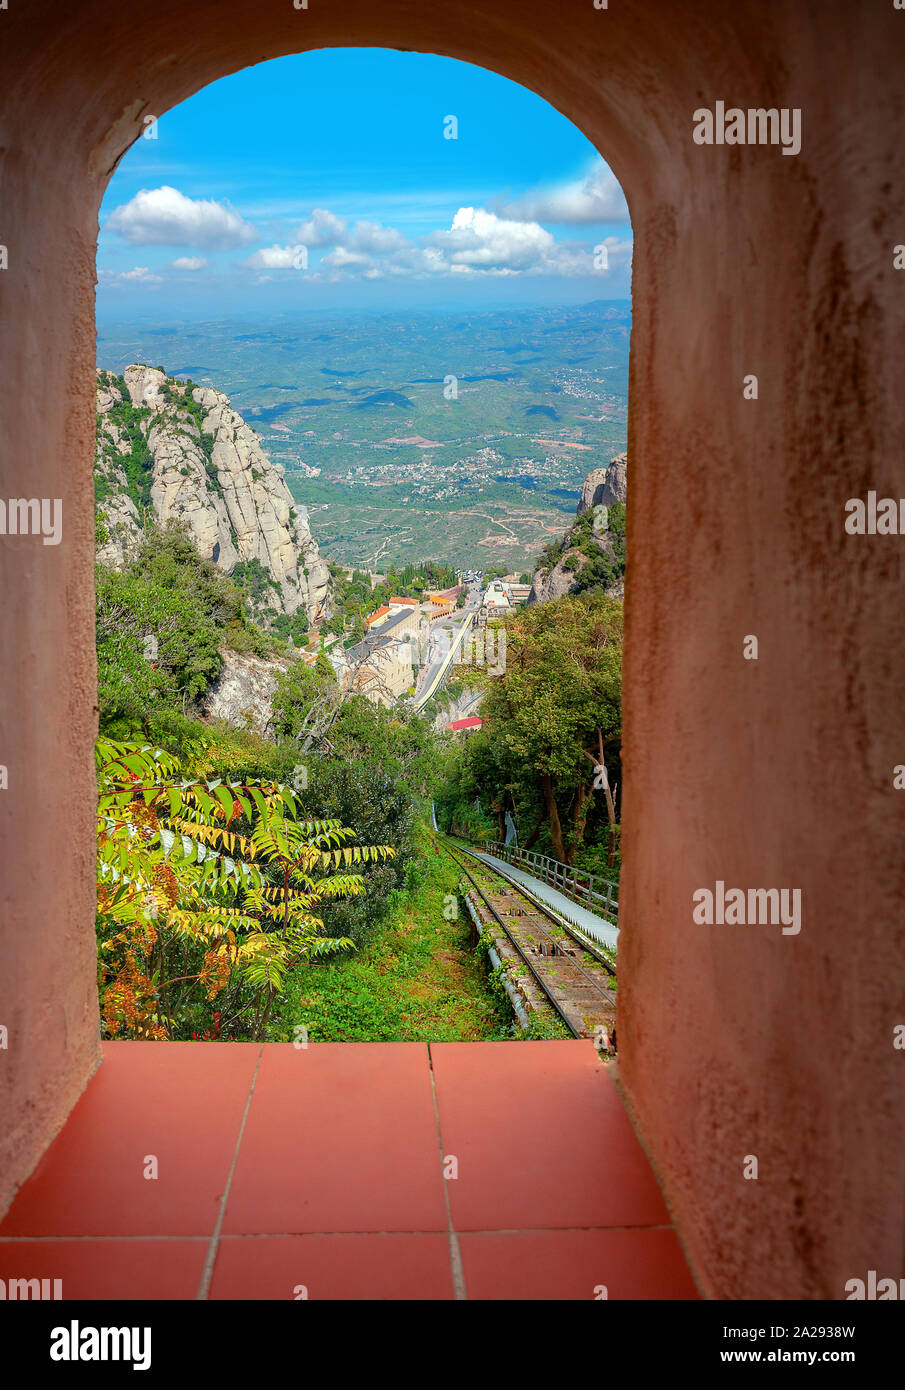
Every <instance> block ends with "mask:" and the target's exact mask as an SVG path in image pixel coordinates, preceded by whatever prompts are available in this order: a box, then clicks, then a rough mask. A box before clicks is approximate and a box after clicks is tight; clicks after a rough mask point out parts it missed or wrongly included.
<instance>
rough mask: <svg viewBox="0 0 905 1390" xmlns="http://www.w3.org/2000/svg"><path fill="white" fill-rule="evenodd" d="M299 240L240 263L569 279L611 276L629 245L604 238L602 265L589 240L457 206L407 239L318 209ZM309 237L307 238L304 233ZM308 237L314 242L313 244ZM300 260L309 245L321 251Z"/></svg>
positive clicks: (335, 273)
mask: <svg viewBox="0 0 905 1390" xmlns="http://www.w3.org/2000/svg"><path fill="white" fill-rule="evenodd" d="M297 235H298V237H299V243H298V244H296V245H292V246H282V245H279V244H274V245H273V246H269V247H262V248H261V249H260V250H258V251H254V252H253V253H252V254H251V255H250V256H248V257H247V258H246V259H245V260H244V261H242V262H240V265H242V266H243V267H246V268H248V269H251V270H256V271H273V270H288V269H293V268H295V269H299V268H304V269H305V270H306V271H307V273H308V275H309V277H310V278H311V279H317V278H318V277H319V273H320V272H323V275H324V277H325V278H326V279H329V280H330V281H334V282H335V281H339V280H346V279H358V278H362V277H363V278H364V279H368V280H377V279H383V278H386V277H402V276H406V277H409V278H413V279H423V278H427V277H430V278H436V277H439V276H447V277H452V276H456V277H461V276H482V275H483V276H513V275H522V276H538V275H545V276H558V277H562V278H568V277H574V276H592V275H594V276H601V275H612V272H616V277H615V278H619V277H620V276H621V275H622V273H624V272H626V271H627V270H628V267H629V265H630V264H631V253H632V243H631V240H630V239H628V238H626V239H622V240H620V239H619V238H618V237H615V236H610V237H607V238H605V240H604V242H603V244H604V245H605V246H606V248H607V255H608V267H607V269H606V270H599V269H598V268H597V266H596V264H595V249H596V248H595V246H594V245H592V244H591V243H590V241H574V240H572V241H559V242H558V241H557V240H556V238H555V237H554V236H553V233H552V232H550V231H548V230H547V229H546V228H545V227H542V226H541V225H540V223H539V222H534V221H528V220H525V219H520V218H511V217H502V216H500V215H499V214H498V213H495V212H491V211H489V210H488V209H486V208H474V207H461V208H459V210H458V212H457V213H456V214H455V216H454V217H453V220H452V224H451V225H450V226H449V227H448V228H443V229H438V230H437V231H434V232H431V233H429V234H428V235H426V236H422V237H419V238H417V239H415V240H410V239H409V238H408V237H406V236H404V235H403V234H402V232H400V231H398V229H396V228H395V227H386V226H384V225H383V224H381V223H379V222H365V221H359V222H356V223H354V225H352V226H350V225H349V223H348V221H347V220H346V219H344V218H341V217H338V216H337V215H336V214H335V213H332V212H329V211H328V210H327V209H325V208H317V209H315V210H314V212H312V214H311V217H310V219H309V220H308V221H307V222H304V223H302V224H301V226H299V227H298V228H297ZM305 235H308V237H309V241H308V242H307V243H306V242H305V241H304V240H303V237H304V236H305ZM312 242H314V243H315V245H312ZM327 246H329V249H328V250H326V252H325V254H323V255H321V256H320V257H319V259H318V258H317V257H315V256H312V257H310V258H308V261H307V264H306V263H305V260H302V261H301V262H300V260H299V257H300V255H302V256H307V252H308V251H309V249H310V250H311V251H312V252H314V251H315V250H316V249H320V250H324V248H325V247H327Z"/></svg>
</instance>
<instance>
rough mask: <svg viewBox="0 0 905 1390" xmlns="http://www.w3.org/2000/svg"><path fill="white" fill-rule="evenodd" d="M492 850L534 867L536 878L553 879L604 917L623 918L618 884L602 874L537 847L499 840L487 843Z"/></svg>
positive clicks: (554, 884)
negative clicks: (563, 861)
mask: <svg viewBox="0 0 905 1390" xmlns="http://www.w3.org/2000/svg"><path fill="white" fill-rule="evenodd" d="M484 848H485V850H486V851H487V853H488V854H495V855H496V856H497V858H498V859H505V860H507V861H508V863H510V864H516V865H518V866H519V867H521V868H523V869H525V870H526V871H530V872H531V873H532V874H533V875H534V877H535V878H539V879H542V880H543V882H544V883H549V885H550V887H551V888H556V889H557V890H558V891H559V892H560V893H562V894H563V895H564V896H565V897H567V898H571V899H572V901H573V902H578V903H584V904H586V905H587V906H588V907H592V906H593V907H594V908H596V909H597V910H598V912H599V915H600V916H601V917H611V918H613V919H614V920H616V921H618V919H619V897H618V886H617V885H616V884H615V883H612V882H611V881H610V880H609V879H608V878H604V877H603V876H602V875H601V874H592V873H591V871H590V870H589V869H576V868H575V867H574V866H573V865H571V864H561V863H560V862H559V860H558V859H551V858H550V857H549V855H546V854H536V853H535V852H534V850H525V849H513V848H512V847H511V846H510V847H508V848H507V846H506V845H500V844H497V843H496V842H495V841H493V842H491V843H490V844H488V845H485V846H484Z"/></svg>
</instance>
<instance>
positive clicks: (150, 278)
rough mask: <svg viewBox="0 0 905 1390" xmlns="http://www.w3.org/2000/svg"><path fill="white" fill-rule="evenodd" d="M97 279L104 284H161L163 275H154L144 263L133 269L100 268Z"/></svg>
mask: <svg viewBox="0 0 905 1390" xmlns="http://www.w3.org/2000/svg"><path fill="white" fill-rule="evenodd" d="M98 279H99V280H100V283H101V284H102V285H106V286H113V285H162V284H163V276H162V275H154V274H153V273H152V272H151V271H150V270H149V269H148V267H147V266H146V265H137V266H135V268H134V270H119V271H115V270H102V271H101V272H100V274H99V276H98Z"/></svg>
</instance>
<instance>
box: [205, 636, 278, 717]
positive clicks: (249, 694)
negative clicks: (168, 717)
mask: <svg viewBox="0 0 905 1390" xmlns="http://www.w3.org/2000/svg"><path fill="white" fill-rule="evenodd" d="M220 655H221V656H222V657H223V669H222V671H221V672H220V674H219V676H218V677H217V679H216V680H215V681H214V683H213V685H212V686H211V687H210V689H209V690H208V692H207V695H206V697H205V702H204V707H203V713H204V714H205V716H206V717H207V718H208V719H224V720H225V721H226V722H227V723H228V724H232V725H233V726H234V727H235V728H237V729H250V730H251V731H252V732H254V733H257V734H261V735H264V736H266V735H268V734H270V733H271V732H272V730H271V721H272V718H273V710H272V705H271V702H272V700H273V692H274V690H275V689H276V683H277V677H278V676H279V675H281V674H282V673H283V672H285V671H287V670H288V669H289V663H288V662H287V661H278V660H270V661H265V660H263V658H261V657H259V656H244V655H242V656H240V655H239V653H238V652H231V651H229V650H228V649H227V648H225V647H223V648H221V650H220Z"/></svg>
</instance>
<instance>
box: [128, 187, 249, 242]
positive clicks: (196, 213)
mask: <svg viewBox="0 0 905 1390" xmlns="http://www.w3.org/2000/svg"><path fill="white" fill-rule="evenodd" d="M106 229H109V230H110V231H114V232H118V233H119V235H120V236H121V237H122V238H123V239H124V240H125V241H128V242H131V243H132V245H133V246H199V247H202V248H203V249H205V250H211V251H228V250H231V249H233V248H234V247H236V246H247V245H248V244H249V242H252V241H257V240H258V233H257V231H256V230H255V228H254V227H252V226H251V225H250V224H249V223H248V222H245V221H244V220H243V218H241V217H240V216H239V214H238V213H237V212H235V211H234V210H233V209H232V208H231V207H229V206H227V204H226V203H217V202H214V201H213V199H210V198H187V197H186V196H185V194H184V193H180V192H179V190H178V189H177V188H170V186H169V185H168V184H164V185H163V186H162V187H161V188H143V189H141V191H140V192H139V193H136V194H135V197H134V198H132V199H130V201H129V202H128V203H123V204H122V205H121V206H120V207H118V208H114V210H113V212H112V213H111V214H110V216H109V217H108V219H107V221H106V223H105V230H106Z"/></svg>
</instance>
